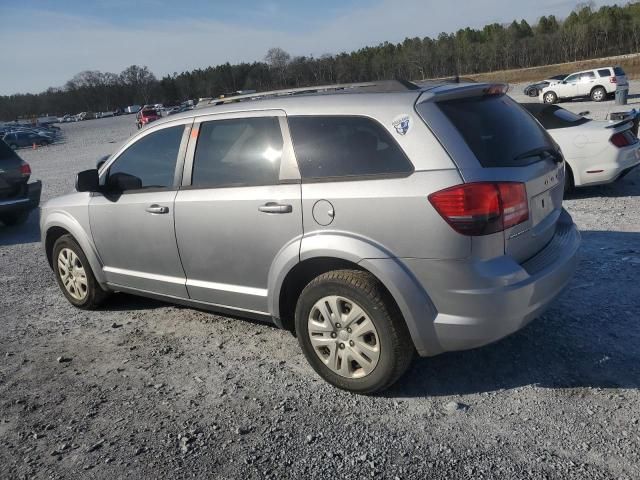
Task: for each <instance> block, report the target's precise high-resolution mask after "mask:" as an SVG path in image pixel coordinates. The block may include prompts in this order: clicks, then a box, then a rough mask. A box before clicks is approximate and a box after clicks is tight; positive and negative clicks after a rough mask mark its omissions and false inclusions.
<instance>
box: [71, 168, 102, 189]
mask: <svg viewBox="0 0 640 480" xmlns="http://www.w3.org/2000/svg"><path fill="white" fill-rule="evenodd" d="M76 190H77V191H78V192H97V191H98V190H100V180H99V178H98V170H96V169H95V168H94V169H91V170H85V171H83V172H80V173H78V175H76Z"/></svg>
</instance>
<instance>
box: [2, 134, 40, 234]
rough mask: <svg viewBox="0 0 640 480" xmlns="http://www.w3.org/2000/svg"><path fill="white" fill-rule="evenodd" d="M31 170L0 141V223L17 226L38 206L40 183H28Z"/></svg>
mask: <svg viewBox="0 0 640 480" xmlns="http://www.w3.org/2000/svg"><path fill="white" fill-rule="evenodd" d="M29 177H31V168H30V167H29V164H28V163H27V162H25V161H24V160H22V159H21V158H20V157H19V156H18V154H17V153H16V152H14V151H13V149H11V148H10V147H9V146H8V145H7V144H6V143H5V142H3V141H2V140H0V222H2V223H4V224H5V225H19V224H21V223H24V222H26V221H27V218H28V217H29V213H30V212H31V210H33V209H34V208H37V207H38V205H39V204H40V193H41V192H42V182H40V181H39V180H38V181H35V182H32V183H28V182H29Z"/></svg>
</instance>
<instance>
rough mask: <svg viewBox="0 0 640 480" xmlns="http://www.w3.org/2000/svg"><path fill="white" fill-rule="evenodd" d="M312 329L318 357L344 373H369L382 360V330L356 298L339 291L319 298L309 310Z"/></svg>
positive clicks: (310, 334) (344, 374)
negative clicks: (380, 332)
mask: <svg viewBox="0 0 640 480" xmlns="http://www.w3.org/2000/svg"><path fill="white" fill-rule="evenodd" d="M308 333H309V340H310V341H311V345H312V346H313V350H314V351H315V353H316V355H317V356H318V358H320V360H321V361H322V362H323V363H324V364H325V365H326V366H327V367H328V368H329V369H330V370H331V371H332V372H334V373H336V374H338V375H340V376H342V377H346V378H362V377H365V376H367V375H369V374H370V373H371V372H372V371H373V370H374V369H375V368H376V365H377V364H378V360H379V358H380V339H379V336H378V331H377V330H376V327H375V325H374V324H373V322H372V321H371V318H369V315H367V313H366V312H365V311H364V310H363V309H362V308H361V307H360V306H359V305H358V304H357V303H355V302H354V301H353V300H350V299H348V298H345V297H341V296H336V295H331V296H326V297H323V298H321V299H320V300H318V301H317V302H316V303H315V304H314V305H313V307H312V308H311V312H310V313H309V320H308Z"/></svg>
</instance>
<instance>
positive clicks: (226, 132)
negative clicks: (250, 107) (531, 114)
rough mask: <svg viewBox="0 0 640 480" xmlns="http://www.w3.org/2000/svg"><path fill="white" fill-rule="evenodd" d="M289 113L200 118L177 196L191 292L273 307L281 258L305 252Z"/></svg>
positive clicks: (244, 306)
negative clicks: (271, 291) (270, 293)
mask: <svg viewBox="0 0 640 480" xmlns="http://www.w3.org/2000/svg"><path fill="white" fill-rule="evenodd" d="M285 118H286V117H285V113H284V112H283V111H281V110H268V111H255V112H248V113H240V114H236V113H229V114H219V115H209V116H203V117H197V119H196V122H195V123H194V127H193V128H194V130H193V133H192V136H191V140H190V144H189V149H188V154H187V161H186V163H185V172H184V176H183V186H182V187H181V189H180V191H179V192H178V196H177V197H176V203H175V211H176V219H175V220H176V221H175V223H176V238H177V241H178V247H179V251H180V258H181V259H182V265H183V267H184V271H185V274H186V277H187V282H186V285H187V289H188V292H189V296H190V297H191V298H192V299H194V300H197V301H200V302H205V303H207V304H211V305H215V306H218V307H226V308H233V309H236V310H243V311H248V312H253V313H259V314H267V313H268V312H269V308H268V304H267V289H268V282H269V272H270V270H271V267H272V265H273V263H274V261H276V259H277V258H279V255H280V254H282V255H283V256H282V257H281V258H287V259H289V260H291V259H292V258H293V259H294V261H297V259H298V258H299V249H300V247H299V245H300V237H301V235H302V209H301V193H300V174H299V172H298V169H297V166H296V165H295V157H294V155H293V150H292V147H291V141H290V136H289V131H288V127H287V124H286V121H285Z"/></svg>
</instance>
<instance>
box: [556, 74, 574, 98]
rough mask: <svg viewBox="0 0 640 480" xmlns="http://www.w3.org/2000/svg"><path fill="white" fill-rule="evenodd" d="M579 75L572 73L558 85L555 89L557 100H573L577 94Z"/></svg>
mask: <svg viewBox="0 0 640 480" xmlns="http://www.w3.org/2000/svg"><path fill="white" fill-rule="evenodd" d="M579 79H580V74H578V73H574V74H573V75H569V76H568V77H567V78H565V79H564V80H563V81H562V83H559V84H558V86H557V87H556V90H557V91H558V98H573V97H575V96H577V94H578V80H579Z"/></svg>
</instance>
